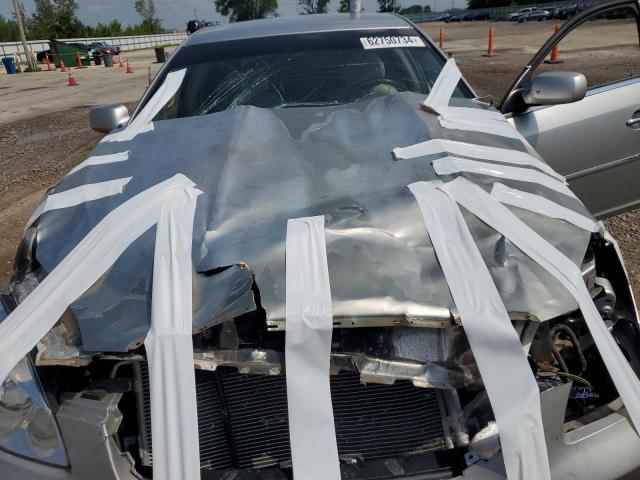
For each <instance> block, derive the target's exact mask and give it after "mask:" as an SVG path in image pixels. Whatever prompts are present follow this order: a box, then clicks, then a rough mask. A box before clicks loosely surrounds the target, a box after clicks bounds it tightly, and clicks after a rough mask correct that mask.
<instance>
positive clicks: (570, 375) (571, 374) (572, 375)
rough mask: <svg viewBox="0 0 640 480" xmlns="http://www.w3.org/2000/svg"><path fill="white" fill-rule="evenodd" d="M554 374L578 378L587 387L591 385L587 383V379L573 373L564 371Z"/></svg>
mask: <svg viewBox="0 0 640 480" xmlns="http://www.w3.org/2000/svg"><path fill="white" fill-rule="evenodd" d="M554 373H555V374H556V375H564V376H565V377H569V378H573V379H574V380H578V381H579V382H582V383H584V384H586V385H587V386H588V387H590V386H591V384H590V383H589V381H588V380H586V379H584V378H582V377H579V376H578V375H574V374H573V373H566V372H554Z"/></svg>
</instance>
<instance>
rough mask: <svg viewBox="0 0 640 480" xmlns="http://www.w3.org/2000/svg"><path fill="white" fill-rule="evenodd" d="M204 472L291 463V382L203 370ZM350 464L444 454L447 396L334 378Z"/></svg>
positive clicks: (342, 444) (199, 378) (147, 437)
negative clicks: (443, 405)
mask: <svg viewBox="0 0 640 480" xmlns="http://www.w3.org/2000/svg"><path fill="white" fill-rule="evenodd" d="M142 372H143V393H144V402H143V405H144V408H143V415H144V417H145V418H144V419H143V422H142V423H141V425H143V430H144V431H143V432H141V439H142V450H143V455H142V458H143V463H145V464H146V465H152V464H153V453H152V441H151V421H150V417H149V416H150V406H149V389H148V377H147V373H146V368H143V369H142ZM196 392H197V402H198V428H199V435H200V462H201V466H202V468H208V469H225V468H264V467H270V466H280V467H287V466H290V464H291V451H290V447H289V427H288V418H287V390H286V383H285V377H284V376H268V375H247V374H239V373H237V372H235V371H229V370H227V371H224V369H220V370H219V371H218V372H205V371H199V370H197V371H196ZM331 398H332V404H333V412H334V422H335V427H336V438H337V443H338V454H339V455H340V458H341V459H343V460H353V459H358V460H362V461H366V460H375V459H384V458H392V457H399V456H404V455H411V454H417V453H425V452H430V451H436V450H444V449H445V446H446V443H445V438H444V432H443V426H442V415H441V399H440V392H439V391H437V390H432V389H424V388H416V387H414V386H413V385H412V384H411V383H410V382H404V381H398V382H396V383H395V384H394V385H377V384H368V385H364V384H362V383H361V381H360V377H359V375H357V374H355V373H348V372H346V373H340V374H339V375H335V376H332V377H331Z"/></svg>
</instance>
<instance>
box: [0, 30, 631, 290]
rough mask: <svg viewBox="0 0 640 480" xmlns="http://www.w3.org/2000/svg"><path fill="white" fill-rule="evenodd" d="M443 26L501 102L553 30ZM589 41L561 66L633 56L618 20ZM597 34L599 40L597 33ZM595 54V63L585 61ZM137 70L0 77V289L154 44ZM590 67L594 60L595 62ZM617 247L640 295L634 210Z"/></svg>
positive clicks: (140, 76)
mask: <svg viewBox="0 0 640 480" xmlns="http://www.w3.org/2000/svg"><path fill="white" fill-rule="evenodd" d="M441 27H443V28H444V33H445V47H444V50H445V51H446V52H448V53H450V54H451V55H453V56H454V57H455V58H456V60H457V62H458V64H459V65H460V68H461V70H462V72H463V73H464V75H465V77H466V78H467V80H469V82H470V83H471V84H472V85H473V86H474V88H475V89H476V91H477V93H478V94H480V95H491V96H492V97H493V98H494V100H495V101H499V100H500V99H501V97H502V95H503V93H504V92H505V91H506V89H507V88H508V87H509V86H510V85H511V83H512V82H513V80H514V78H515V77H516V75H517V74H518V73H519V72H520V70H521V68H522V66H523V65H524V64H525V63H526V62H527V61H528V60H529V59H530V58H531V57H532V56H533V54H534V53H535V52H536V51H537V50H538V47H539V46H541V45H542V43H543V42H544V40H545V39H546V38H548V36H549V35H550V34H551V33H552V32H553V24H552V22H532V23H527V24H522V25H520V24H517V23H515V22H500V23H497V24H496V25H495V28H496V31H495V48H496V54H497V56H495V57H492V58H485V57H482V56H481V53H482V52H483V51H484V50H486V45H487V30H488V22H465V23H461V24H439V23H429V24H422V25H421V28H423V29H424V30H425V31H426V32H427V33H428V34H429V35H430V36H431V37H432V38H434V39H436V41H437V38H438V33H439V29H440V28H441ZM584 28H585V30H584V32H585V34H586V37H585V38H591V39H594V41H595V39H598V40H599V41H598V45H599V46H600V47H601V46H603V45H604V47H605V48H598V49H594V46H595V43H593V44H590V43H589V42H585V41H584V40H582V39H581V40H579V41H573V42H572V40H571V39H570V38H568V39H567V42H566V43H563V44H562V46H561V56H562V58H565V59H566V64H567V67H568V68H567V69H571V70H577V71H581V72H583V73H585V74H586V75H587V78H588V79H589V81H590V82H591V81H593V82H599V81H600V80H599V75H600V74H601V72H603V71H609V72H610V71H611V70H612V69H620V71H625V72H626V71H627V70H628V68H629V65H628V61H626V60H625V59H626V58H628V56H629V55H630V54H632V53H631V52H632V49H634V48H635V50H633V54H635V55H637V49H638V46H637V37H636V39H635V42H636V43H635V45H634V43H633V42H634V39H633V38H632V37H631V36H630V35H629V31H628V29H622V28H620V21H617V20H613V21H608V20H599V21H596V22H591V23H590V24H589V25H587V26H586V27H584ZM602 39H605V40H604V43H603V41H601V40H602ZM594 59H596V60H598V61H597V62H594V61H593V60H594ZM129 60H130V62H131V65H132V67H133V68H134V71H135V73H133V74H126V73H125V72H124V68H117V67H114V68H112V69H106V68H104V67H91V68H89V69H84V70H75V69H74V70H73V73H74V76H75V78H76V79H77V81H78V83H79V86H77V87H68V86H67V85H66V83H67V78H66V75H65V74H62V73H60V72H42V73H39V74H21V75H13V76H9V75H4V74H3V75H0V99H1V100H0V106H1V108H0V225H1V226H2V227H1V228H0V288H2V287H4V286H6V284H7V282H8V280H9V277H10V274H11V269H12V261H13V255H14V253H15V250H16V247H17V244H18V241H19V239H20V236H21V233H22V230H23V229H24V225H25V222H26V221H27V219H28V218H29V216H30V214H31V213H32V211H33V210H34V209H35V208H36V206H37V204H38V202H39V201H40V199H41V198H42V195H44V193H45V192H46V190H47V189H48V188H50V187H52V186H53V185H55V184H56V183H57V182H58V181H59V180H60V179H61V178H62V177H63V176H64V175H65V174H66V173H67V172H68V171H69V170H70V169H71V168H72V167H73V166H75V165H77V164H78V163H80V162H81V161H82V160H84V159H85V158H86V157H87V156H88V155H89V153H90V152H91V150H92V149H93V147H94V146H95V144H96V143H97V142H98V141H99V140H100V138H101V137H102V135H100V134H98V133H95V132H93V131H91V130H90V129H89V110H90V107H91V106H92V105H95V104H99V103H113V102H119V103H126V104H127V105H128V106H129V107H130V110H131V109H132V107H133V105H134V104H135V102H136V101H137V100H138V99H139V98H140V96H141V95H142V93H143V92H144V90H145V88H146V86H147V84H148V73H149V70H148V69H149V68H151V73H152V74H155V73H157V71H158V70H159V68H160V66H161V65H158V64H155V63H154V60H155V57H154V54H153V51H152V50H142V51H137V52H133V53H131V54H130V55H129ZM569 65H570V67H569ZM594 65H595V66H594ZM606 223H607V226H608V227H609V229H610V230H611V232H612V234H613V235H614V236H615V237H616V238H617V239H618V241H619V242H620V245H621V247H622V250H623V253H624V255H625V260H626V262H627V267H628V269H629V273H630V275H631V282H632V285H633V288H634V290H635V292H636V296H638V295H640V211H635V212H631V213H627V214H623V215H619V216H617V217H614V218H611V219H609V220H607V222H606Z"/></svg>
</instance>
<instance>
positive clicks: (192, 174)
mask: <svg viewBox="0 0 640 480" xmlns="http://www.w3.org/2000/svg"><path fill="white" fill-rule="evenodd" d="M424 98H425V97H424V95H416V94H411V93H401V94H394V95H389V96H385V97H379V98H375V99H372V100H367V101H362V102H358V103H354V104H349V105H342V106H336V107H313V108H310V107H305V108H286V109H279V110H267V109H261V108H256V107H250V106H246V107H245V106H243V107H236V108H233V109H230V110H227V111H224V112H220V113H214V114H209V115H204V116H196V117H188V118H178V119H171V120H161V121H155V122H154V128H155V129H154V130H153V131H151V132H146V133H141V134H139V135H137V136H136V137H135V138H134V139H133V140H130V141H123V142H109V143H107V142H102V143H100V144H99V145H98V146H97V147H96V149H95V151H94V152H93V154H94V155H104V154H110V153H116V152H122V151H125V150H128V151H129V159H128V160H127V161H123V162H118V163H113V164H109V165H95V166H87V167H85V168H82V169H81V170H79V171H77V172H74V173H72V174H70V175H68V176H67V177H66V178H65V179H64V180H63V181H62V182H61V183H60V184H59V185H58V186H57V187H56V188H55V190H54V193H59V192H63V191H65V190H68V189H71V188H74V187H77V186H80V185H84V184H89V183H96V182H102V181H107V180H113V179H117V178H124V177H132V179H131V181H130V182H129V183H128V184H127V186H126V188H125V190H124V192H123V193H122V194H119V195H114V196H111V197H107V198H102V199H100V200H95V201H89V202H85V203H83V204H81V205H78V206H75V207H70V208H64V209H59V210H52V211H48V212H46V213H45V214H43V215H42V216H41V218H40V219H39V220H38V222H37V223H36V226H37V230H38V234H37V248H36V258H37V260H38V262H39V263H40V265H41V266H42V267H43V268H44V270H45V271H51V270H52V269H53V268H55V266H56V265H57V263H58V262H60V260H62V259H63V258H64V257H65V256H66V255H67V254H68V253H69V252H70V251H71V250H72V249H73V248H74V246H75V245H76V244H77V243H78V242H79V241H80V240H81V239H82V238H83V237H84V236H85V235H86V234H87V233H88V232H89V231H90V230H91V229H92V228H93V227H94V226H95V225H96V224H97V223H98V222H99V221H100V220H101V219H102V218H103V217H104V216H105V215H106V214H107V213H109V212H110V211H111V210H113V209H114V208H116V207H117V206H119V205H121V204H122V203H123V202H125V201H126V200H127V199H129V198H131V197H133V196H134V195H136V194H138V193H140V192H141V191H143V190H145V189H147V188H149V187H151V186H152V185H155V184H157V183H159V182H161V181H163V180H166V179H168V178H170V177H172V176H173V175H175V174H176V173H182V174H184V175H186V176H187V177H189V178H190V179H191V180H193V181H194V182H195V183H196V184H197V186H198V188H199V189H201V190H202V191H203V192H204V194H203V195H200V196H199V198H198V204H197V210H196V216H195V223H194V230H193V249H192V251H193V286H194V288H193V296H194V298H193V308H194V315H193V327H194V332H199V331H202V330H204V329H206V328H208V327H210V326H212V325H215V324H217V323H220V322H222V321H225V320H229V319H231V318H234V317H238V316H239V315H242V314H243V313H246V312H250V311H253V310H255V309H256V308H264V310H265V312H266V318H267V323H268V325H269V326H270V327H271V328H272V329H282V328H284V316H285V237H286V227H287V220H288V219H290V218H297V217H304V216H313V215H325V222H326V244H327V257H328V263H329V273H330V282H331V293H332V298H333V306H334V307H333V312H334V317H335V318H336V319H344V320H345V321H347V322H349V323H350V324H351V325H352V326H358V324H359V322H369V324H370V325H372V324H375V322H376V321H380V320H381V319H384V320H389V319H392V320H396V321H398V322H404V323H405V324H407V323H408V324H412V325H423V326H437V325H438V323H439V322H440V323H443V322H446V321H447V320H448V319H450V318H451V317H453V318H455V317H456V313H455V305H454V303H453V300H452V298H451V295H450V293H449V290H448V287H447V283H446V281H445V278H444V276H443V273H442V271H441V269H440V266H439V264H438V261H437V259H436V257H435V254H434V251H433V248H432V246H431V244H430V241H429V237H428V235H427V232H426V230H425V226H424V222H423V221H422V219H421V215H420V211H419V209H418V206H417V204H416V202H415V200H414V198H413V196H412V195H411V193H410V192H409V190H408V189H407V187H406V186H407V185H408V184H410V183H412V182H415V181H419V180H431V179H434V178H436V177H437V175H436V174H435V172H434V170H433V168H432V167H431V160H433V159H434V158H436V157H438V156H440V155H438V156H432V157H421V158H416V159H411V160H395V159H394V157H393V156H392V154H391V151H392V150H393V148H395V147H404V146H408V145H412V144H415V143H418V142H423V141H425V140H429V139H432V138H446V139H450V140H458V141H465V142H469V143H475V144H481V145H488V146H495V147H502V148H512V149H518V150H522V149H523V148H524V147H523V146H522V145H521V144H520V142H518V141H515V140H513V139H507V138H503V137H497V136H492V135H486V134H479V133H474V132H463V131H454V130H446V129H443V128H441V127H440V126H439V124H438V122H437V121H436V117H435V115H433V114H430V113H427V112H425V111H424V110H422V109H421V105H420V104H421V102H422V101H423V100H424ZM458 102H462V101H461V100H458ZM463 102H466V101H463ZM465 106H472V107H475V108H479V106H478V104H475V103H473V102H470V101H469V103H468V104H466V105H465ZM465 176H466V177H467V178H469V179H470V180H472V181H473V182H475V183H477V184H478V185H481V186H483V188H485V189H486V190H487V191H489V190H490V187H491V181H492V179H491V178H488V177H483V176H478V175H472V174H465ZM441 178H442V179H443V180H445V181H446V180H447V177H441ZM503 183H505V184H507V185H509V186H513V187H514V188H518V189H520V190H524V191H528V192H532V193H536V194H539V195H543V196H546V197H547V198H550V199H552V200H553V201H555V202H557V203H559V204H561V205H564V206H566V207H568V208H572V209H574V210H575V211H577V212H580V213H582V214H585V215H588V213H587V212H586V210H585V209H584V207H583V206H582V205H581V204H580V203H579V202H578V201H577V200H575V199H572V198H569V197H567V196H564V195H562V194H560V193H557V192H554V191H551V190H549V189H547V188H545V187H543V186H540V185H537V184H533V183H524V182H516V181H509V180H504V181H503ZM510 208H511V209H512V210H513V211H514V213H515V214H516V215H517V216H518V217H519V218H521V219H522V220H523V221H524V222H526V223H527V224H528V225H529V226H530V227H531V228H533V229H534V230H535V231H536V232H538V233H539V234H540V235H541V236H543V237H544V238H545V239H546V240H547V241H549V242H550V243H551V244H552V245H554V246H555V247H556V248H558V249H559V250H560V251H561V252H562V253H564V254H565V255H566V256H567V257H569V258H570V259H571V260H572V261H574V262H575V263H576V264H577V265H580V264H581V263H582V260H583V257H584V254H585V251H586V248H587V244H588V241H589V238H590V234H589V233H588V232H585V231H584V230H582V229H580V228H578V227H575V226H573V225H571V224H569V223H567V222H564V221H561V220H556V219H553V218H548V217H545V216H542V215H539V214H536V213H533V212H528V211H526V210H522V209H518V208H517V207H510ZM463 214H464V215H465V217H466V220H467V223H468V225H469V227H470V230H471V232H472V234H473V235H474V238H475V240H476V242H477V243H478V246H479V248H480V251H481V253H482V255H483V258H484V260H485V261H486V263H487V265H488V267H489V269H490V272H491V275H492V276H493V279H494V281H495V283H496V286H497V287H498V290H499V292H500V294H501V296H502V299H503V301H504V303H505V305H506V307H507V309H508V311H509V312H510V313H512V314H513V315H514V317H516V318H518V315H524V316H526V317H527V318H538V319H540V320H546V319H549V318H552V317H555V316H558V315H560V314H563V313H567V312H569V311H571V310H574V309H575V308H576V307H577V305H576V304H575V301H574V300H573V298H572V297H571V296H570V295H569V294H568V293H567V292H566V291H565V290H564V289H563V288H562V287H561V286H560V284H559V283H558V282H557V281H556V280H555V279H554V278H553V277H551V276H550V275H549V274H548V273H546V272H545V271H544V270H543V269H542V267H540V266H539V265H537V264H536V263H535V262H533V261H531V260H530V259H529V258H528V257H526V256H525V255H523V254H522V253H521V252H520V251H519V250H518V249H516V248H515V247H513V246H512V245H511V244H510V242H509V241H507V240H505V239H504V238H503V237H502V236H501V235H499V234H498V233H497V232H495V231H494V230H492V229H491V228H489V227H488V226H487V225H485V224H484V223H482V222H481V221H479V220H478V219H477V218H475V217H474V216H473V215H471V214H469V213H468V212H466V211H463ZM154 243H155V228H152V229H151V230H149V231H148V232H146V233H145V234H143V235H142V236H141V237H140V238H139V239H138V240H136V241H135V242H134V243H133V244H132V245H131V246H130V247H129V248H128V249H127V251H126V252H125V253H124V254H123V255H122V256H121V257H120V258H119V260H118V261H117V262H116V263H115V264H114V265H113V267H112V268H111V269H110V271H109V272H108V273H107V274H105V275H104V276H103V277H102V278H101V280H100V281H99V282H97V283H96V284H95V285H94V286H93V287H92V288H90V289H89V290H88V291H87V292H86V293H85V294H84V295H83V296H82V297H81V298H80V299H78V300H77V301H76V302H75V303H73V304H72V306H71V309H72V312H73V314H74V315H75V317H76V319H77V321H78V324H79V327H80V331H81V335H82V348H83V350H85V351H87V352H92V351H115V352H121V351H127V350H129V349H131V348H135V347H137V346H139V345H140V344H141V343H142V342H143V341H144V338H145V336H146V334H147V331H148V329H149V325H150V305H151V298H150V296H151V281H152V270H153V251H154ZM371 322H373V323H371ZM363 325H364V323H363Z"/></svg>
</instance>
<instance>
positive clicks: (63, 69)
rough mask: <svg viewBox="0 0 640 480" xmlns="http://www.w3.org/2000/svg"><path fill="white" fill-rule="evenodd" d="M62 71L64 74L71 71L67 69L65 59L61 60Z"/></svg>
mask: <svg viewBox="0 0 640 480" xmlns="http://www.w3.org/2000/svg"><path fill="white" fill-rule="evenodd" d="M60 71H61V72H62V73H67V72H68V71H69V69H68V68H67V67H65V65H64V59H63V58H60Z"/></svg>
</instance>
